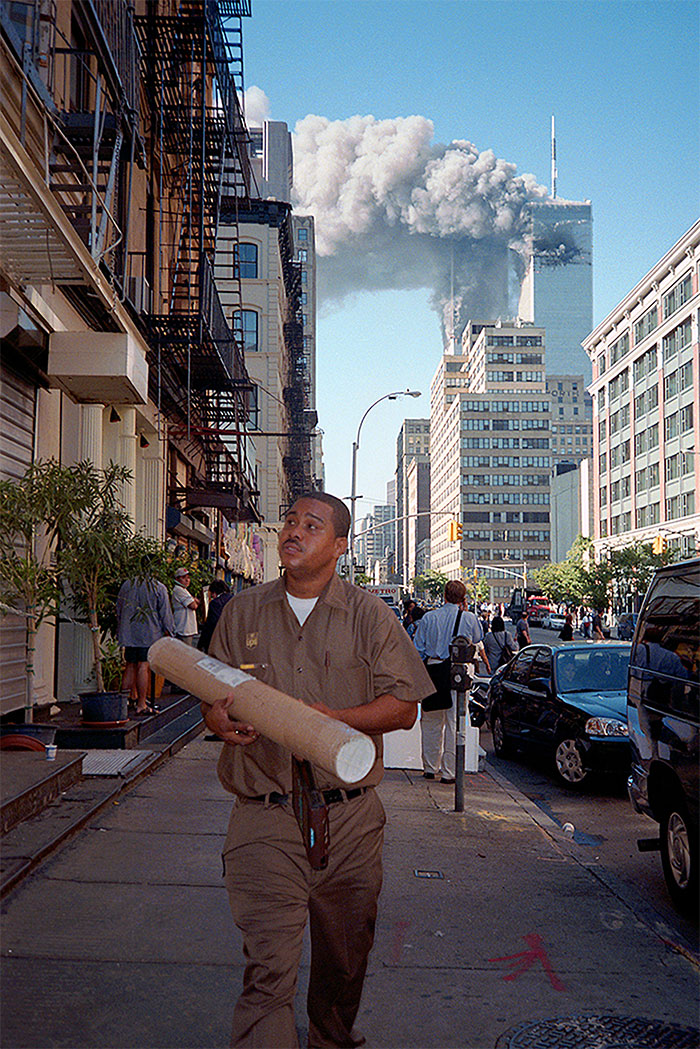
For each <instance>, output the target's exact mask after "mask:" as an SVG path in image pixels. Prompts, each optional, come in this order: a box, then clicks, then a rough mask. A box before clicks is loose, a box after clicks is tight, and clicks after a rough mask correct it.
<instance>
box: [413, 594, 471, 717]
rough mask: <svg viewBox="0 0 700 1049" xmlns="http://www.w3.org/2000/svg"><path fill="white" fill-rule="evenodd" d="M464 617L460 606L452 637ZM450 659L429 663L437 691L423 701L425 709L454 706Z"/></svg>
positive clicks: (429, 669)
mask: <svg viewBox="0 0 700 1049" xmlns="http://www.w3.org/2000/svg"><path fill="white" fill-rule="evenodd" d="M461 618H462V609H461V608H460V610H459V612H458V613H457V618H456V620H455V627H454V630H453V631H452V637H453V638H454V637H456V636H457V631H458V629H459V621H460V619H461ZM450 664H451V660H450V659H441V660H440V662H439V663H427V662H426V664H425V669H426V670H427V671H428V673H429V674H430V678H431V680H432V682H433V684H434V685H435V691H434V692H433V694H432V695H430V696H426V697H425V699H424V700H422V702H421V707H422V708H423V710H449V709H450V707H451V706H452V690H451V688H450Z"/></svg>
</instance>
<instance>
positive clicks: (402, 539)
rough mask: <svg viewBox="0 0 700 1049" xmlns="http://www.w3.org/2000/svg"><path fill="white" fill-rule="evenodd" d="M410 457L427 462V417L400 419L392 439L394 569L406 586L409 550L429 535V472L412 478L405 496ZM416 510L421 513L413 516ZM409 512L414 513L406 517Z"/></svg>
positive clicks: (410, 568) (411, 565)
mask: <svg viewBox="0 0 700 1049" xmlns="http://www.w3.org/2000/svg"><path fill="white" fill-rule="evenodd" d="M413 460H415V461H416V462H417V463H422V464H429V463H430V419H404V422H403V426H402V427H401V429H400V430H399V434H398V437H397V438H396V571H397V573H398V575H399V579H400V582H401V583H403V585H404V586H408V584H409V582H410V580H411V579H413V577H414V576H415V575H416V570H415V563H412V562H411V561H410V560H409V551H410V550H413V551H415V550H416V549H417V548H418V546H419V545H420V543H421V542H422V541H423V540H424V539H425V538H426V537H427V536H428V535H429V534H430V524H429V517H428V516H427V512H428V511H429V509H430V476H429V472H428V474H426V473H425V472H424V471H423V472H421V474H420V476H418V475H416V476H415V477H413V479H412V483H411V486H410V487H411V494H410V495H409V470H410V467H411V463H412V462H413ZM409 506H410V507H411V509H409ZM418 513H421V514H422V515H424V516H421V517H416V516H415V514H418ZM409 514H413V515H414V516H410V517H409V516H408V515H409ZM416 529H417V531H416ZM409 531H411V532H413V535H412V536H409Z"/></svg>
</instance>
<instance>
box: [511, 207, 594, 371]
mask: <svg viewBox="0 0 700 1049" xmlns="http://www.w3.org/2000/svg"><path fill="white" fill-rule="evenodd" d="M525 242H526V248H527V250H526V252H525V269H524V273H521V274H520V276H521V281H520V301H519V304H518V315H519V316H520V317H521V318H522V319H523V320H525V321H529V322H530V323H532V324H535V325H537V326H538V327H540V328H544V329H545V331H546V333H547V372H548V374H552V375H558V374H566V375H572V374H577V373H579V372H583V373H584V375H585V376H586V379H588V377H589V376H590V366H589V362H588V360H587V358H586V354H585V353H584V351H583V350H582V348H581V345H582V343H583V340H584V339H585V337H586V336H587V335H588V333H589V332H590V330H591V327H592V326H593V261H592V247H593V216H592V206H591V203H590V201H587V200H585V201H569V200H541V201H535V202H533V203H531V204H529V205H528V221H527V232H526V235H525Z"/></svg>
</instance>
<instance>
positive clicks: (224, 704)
mask: <svg viewBox="0 0 700 1049" xmlns="http://www.w3.org/2000/svg"><path fill="white" fill-rule="evenodd" d="M233 702H234V697H233V696H232V695H228V696H226V697H225V698H224V699H217V700H216V702H215V703H212V705H211V706H209V704H208V703H202V717H203V718H204V724H205V725H206V726H207V728H208V729H209V730H210V731H211V732H213V733H214V734H215V735H216V736H219V738H220V739H223V741H224V742H225V743H233V744H236V745H238V746H246V745H247V744H249V743H254V742H255V740H256V739H258V737H259V735H260V733H259V732H256V731H255V729H254V728H253V726H252V725H247V724H246V723H245V722H243V721H232V720H231V718H230V717H229V716H228V710H229V708H230V707H231V705H232V704H233Z"/></svg>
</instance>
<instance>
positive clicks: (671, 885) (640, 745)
mask: <svg viewBox="0 0 700 1049" xmlns="http://www.w3.org/2000/svg"><path fill="white" fill-rule="evenodd" d="M699 668H700V559H696V560H693V561H685V562H683V563H681V564H675V565H667V566H666V567H664V568H660V569H658V571H657V572H656V574H655V575H654V578H653V579H652V581H651V583H650V585H649V589H648V590H647V593H646V597H645V598H644V603H643V605H642V608H641V610H640V613H639V620H638V622H637V626H636V629H635V633H634V641H633V644H632V657H631V659H630V674H629V690H628V706H627V723H628V727H629V734H630V744H631V750H632V771H631V774H630V777H629V780H628V789H629V795H630V799H631V801H632V805H633V806H634V808H635V809H636V810H637V811H638V812H645V813H646V814H647V815H648V816H651V818H652V819H653V820H655V821H656V822H657V823H658V824H659V840H658V841H657V842H656V844H657V845H658V847H659V848H660V849H661V862H662V865H663V871H664V876H665V878H666V884H667V886H668V890H669V893H670V895H671V898H672V900H673V901H674V903H675V904H676V906H677V907H678V908H679V909H680V910H684V911H690V912H693V911H697V909H698V893H699V885H698V866H699V861H700V855H699V847H698V839H699V833H698V830H699V828H698V808H699V804H698V797H699V794H700V791H699V787H700V775H699V762H698V753H699V752H700V684H699V683H698V670H699Z"/></svg>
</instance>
